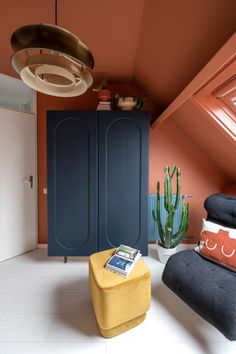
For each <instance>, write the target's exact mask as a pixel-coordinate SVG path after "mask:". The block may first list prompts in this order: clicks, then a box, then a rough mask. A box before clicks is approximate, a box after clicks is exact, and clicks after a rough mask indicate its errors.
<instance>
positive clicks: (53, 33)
mask: <svg viewBox="0 0 236 354" xmlns="http://www.w3.org/2000/svg"><path fill="white" fill-rule="evenodd" d="M11 46H12V48H13V50H14V54H13V55H12V57H11V65H12V67H13V69H14V70H15V71H16V72H17V73H18V74H19V75H20V77H21V79H22V81H24V82H25V83H26V84H27V85H28V86H30V87H31V88H33V89H34V90H36V91H40V92H43V93H45V94H47V95H52V96H59V97H73V96H79V95H82V94H83V93H85V92H86V91H87V89H88V88H89V87H90V86H91V85H92V83H93V77H92V74H91V70H92V69H93V66H94V59H93V55H92V53H91V52H90V50H89V49H88V48H87V47H86V45H85V44H84V43H82V42H81V41H80V39H79V38H78V37H76V36H75V35H74V34H73V33H71V32H69V31H67V30H66V29H64V28H62V27H59V26H57V0H55V25H51V24H33V25H27V26H23V27H20V28H18V29H17V30H16V31H15V32H14V33H13V34H12V36H11Z"/></svg>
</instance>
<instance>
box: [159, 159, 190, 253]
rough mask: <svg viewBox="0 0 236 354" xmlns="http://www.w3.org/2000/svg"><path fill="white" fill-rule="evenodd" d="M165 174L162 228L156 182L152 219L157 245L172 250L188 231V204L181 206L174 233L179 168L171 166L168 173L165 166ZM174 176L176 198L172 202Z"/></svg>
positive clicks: (177, 201) (178, 192) (167, 168)
mask: <svg viewBox="0 0 236 354" xmlns="http://www.w3.org/2000/svg"><path fill="white" fill-rule="evenodd" d="M164 172H165V174H166V177H165V182H164V207H165V209H166V211H167V216H166V220H165V224H164V226H163V225H162V223H161V205H160V202H161V201H160V199H161V198H160V182H159V181H158V182H157V202H156V210H153V211H152V214H153V218H154V220H155V222H156V223H157V227H158V231H159V235H160V242H159V244H160V245H161V246H163V247H165V248H174V247H176V246H177V245H178V244H179V243H180V242H181V241H182V240H183V238H184V234H185V232H186V231H187V229H188V219H189V208H188V207H189V204H188V203H186V202H184V203H183V205H182V217H181V223H180V226H179V230H178V231H177V232H176V233H174V230H173V222H174V216H175V213H176V210H177V209H178V207H179V202H180V175H181V171H180V168H177V167H176V165H174V166H173V168H172V172H171V173H170V168H169V166H166V167H165V169H164ZM175 175H176V196H175V200H174V202H172V200H173V194H172V183H171V180H172V178H173V177H174V176H175Z"/></svg>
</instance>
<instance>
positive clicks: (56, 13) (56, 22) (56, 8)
mask: <svg viewBox="0 0 236 354" xmlns="http://www.w3.org/2000/svg"><path fill="white" fill-rule="evenodd" d="M55 25H56V26H57V0H55Z"/></svg>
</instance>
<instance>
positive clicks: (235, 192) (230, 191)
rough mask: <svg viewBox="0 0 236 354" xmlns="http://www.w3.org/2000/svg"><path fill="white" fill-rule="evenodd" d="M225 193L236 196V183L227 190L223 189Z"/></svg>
mask: <svg viewBox="0 0 236 354" xmlns="http://www.w3.org/2000/svg"><path fill="white" fill-rule="evenodd" d="M223 193H225V194H229V195H236V183H235V182H234V183H231V184H229V185H228V186H227V187H226V188H224V189H223Z"/></svg>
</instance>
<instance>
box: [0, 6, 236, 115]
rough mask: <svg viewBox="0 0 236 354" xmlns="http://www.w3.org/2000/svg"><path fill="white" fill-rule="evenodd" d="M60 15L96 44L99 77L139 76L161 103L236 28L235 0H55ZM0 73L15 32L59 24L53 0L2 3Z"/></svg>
mask: <svg viewBox="0 0 236 354" xmlns="http://www.w3.org/2000/svg"><path fill="white" fill-rule="evenodd" d="M57 3H58V5H57V14H58V15H57V22H58V25H59V26H62V27H65V28H67V29H68V30H70V31H72V32H73V33H75V34H76V35H77V36H78V37H79V38H80V39H81V40H82V41H83V42H84V43H85V44H86V45H87V46H88V47H89V48H90V49H91V51H92V53H93V55H94V58H95V68H94V77H95V80H100V79H101V78H104V77H106V78H107V79H108V80H109V81H110V82H134V83H136V85H137V86H139V87H140V89H142V91H143V92H144V94H145V95H146V96H147V97H149V98H151V99H152V100H153V101H154V102H156V104H157V106H158V107H159V108H160V109H164V108H166V107H167V106H168V105H169V103H170V102H171V101H172V100H173V99H174V98H175V97H176V96H177V95H178V94H179V92H181V90H182V89H183V88H184V87H185V86H186V85H187V84H188V83H189V82H190V81H191V79H192V78H193V77H194V76H195V75H196V74H197V73H198V72H199V70H200V69H201V68H202V67H203V66H204V65H205V64H206V63H207V62H208V61H209V59H210V58H211V57H212V56H213V55H214V53H216V52H217V50H218V49H219V48H220V47H221V46H222V45H223V44H224V43H225V42H226V40H227V39H228V38H229V37H230V36H231V35H232V34H233V33H234V31H235V30H236V22H235V11H236V2H235V0H227V1H225V0H207V1H206V0H178V1H175V0H169V1H167V0H99V1H97V0H86V1H84V0H57ZM0 18H1V21H0V30H1V47H0V53H1V56H0V73H3V74H7V75H10V76H15V73H14V72H13V70H12V69H11V67H10V63H9V60H10V56H11V53H12V50H11V47H10V37H11V34H12V32H13V31H14V30H15V29H16V28H18V27H20V26H23V25H26V24H31V23H55V0H41V1H38V0H21V1H18V0H8V1H4V2H3V3H2V4H1V14H0Z"/></svg>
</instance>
